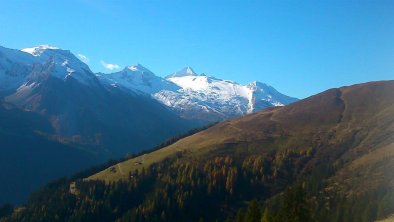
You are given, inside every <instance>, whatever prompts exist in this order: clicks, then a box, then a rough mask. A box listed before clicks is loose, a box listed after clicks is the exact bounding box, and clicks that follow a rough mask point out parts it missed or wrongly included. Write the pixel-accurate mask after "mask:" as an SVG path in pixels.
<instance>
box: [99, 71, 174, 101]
mask: <svg viewBox="0 0 394 222" xmlns="http://www.w3.org/2000/svg"><path fill="white" fill-rule="evenodd" d="M97 76H98V77H99V78H100V80H101V81H102V82H105V83H106V84H110V85H112V86H114V87H124V88H125V89H127V90H131V91H133V92H143V93H148V94H155V93H157V92H160V91H161V90H163V89H165V90H171V91H177V90H178V89H180V87H179V86H177V85H176V84H174V83H172V82H169V81H166V80H165V79H163V78H161V77H158V76H156V75H155V74H153V73H152V72H151V71H150V70H149V69H147V68H145V67H143V66H142V65H140V64H137V65H134V66H128V67H126V68H124V69H123V70H122V71H120V72H116V73H112V74H103V73H98V74H97Z"/></svg>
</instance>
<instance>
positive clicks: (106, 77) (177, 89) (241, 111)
mask: <svg viewBox="0 0 394 222" xmlns="http://www.w3.org/2000/svg"><path fill="white" fill-rule="evenodd" d="M98 77H99V79H100V80H101V81H102V82H103V83H106V84H107V85H111V86H113V87H122V88H125V89H127V90H130V91H132V92H135V91H140V92H143V93H147V94H150V95H151V96H152V97H153V98H155V99H156V100H158V101H159V102H161V103H162V104H164V105H166V106H168V107H170V108H172V109H173V110H175V112H176V113H178V114H179V115H180V116H181V117H183V118H186V119H197V120H200V121H202V122H211V121H222V120H225V119H228V118H232V117H237V116H242V115H245V114H249V113H253V112H255V111H258V110H261V109H264V108H268V107H272V106H283V105H287V104H290V103H293V102H295V101H297V99H296V98H292V97H289V96H286V95H283V94H281V93H279V92H278V91H277V90H275V89H274V88H273V87H271V86H269V85H267V84H264V83H260V82H256V81H255V82H252V83H250V84H247V85H240V84H238V83H236V82H232V81H228V80H221V79H217V78H215V77H211V76H207V75H205V74H197V73H195V72H194V71H193V69H192V68H191V67H186V68H183V69H182V70H180V71H178V72H175V73H174V74H171V75H168V76H167V77H165V78H161V77H158V76H156V75H155V74H153V73H152V72H151V71H150V70H148V69H147V68H145V67H143V66H142V65H140V64H138V65H135V66H129V67H126V68H125V69H124V70H122V71H120V72H116V73H112V74H98Z"/></svg>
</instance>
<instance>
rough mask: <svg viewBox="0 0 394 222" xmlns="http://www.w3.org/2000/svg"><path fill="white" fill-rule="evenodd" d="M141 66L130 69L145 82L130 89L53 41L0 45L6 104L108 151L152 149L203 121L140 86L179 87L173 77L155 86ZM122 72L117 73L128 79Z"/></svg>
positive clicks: (54, 134) (56, 134)
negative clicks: (184, 116) (13, 46)
mask: <svg viewBox="0 0 394 222" xmlns="http://www.w3.org/2000/svg"><path fill="white" fill-rule="evenodd" d="M137 69H142V68H141V67H138V66H136V67H134V68H133V67H128V68H127V70H124V71H125V72H126V73H127V75H126V76H132V78H130V79H131V80H132V81H131V82H133V81H134V83H135V84H134V85H133V86H137V85H141V87H140V88H138V89H134V90H133V91H131V90H128V91H127V92H125V91H124V90H123V88H125V87H123V86H122V87H114V85H108V84H103V83H102V82H100V81H99V79H98V77H97V76H96V74H95V73H93V72H92V71H91V70H90V69H89V67H88V66H87V65H86V64H85V63H83V62H82V61H81V60H79V59H78V58H77V57H76V56H75V55H74V54H72V53H71V52H70V51H68V50H62V49H59V48H57V47H53V46H47V45H42V46H37V47H33V48H27V49H22V50H14V49H7V48H3V47H0V105H1V104H2V103H6V104H11V105H12V106H15V107H17V108H18V109H20V110H21V111H23V112H31V113H36V114H39V115H40V116H41V117H43V118H44V119H46V120H47V121H48V122H49V123H50V125H51V127H52V129H51V130H52V131H50V133H48V135H47V134H46V133H45V135H46V136H48V137H51V138H56V140H61V141H62V142H64V143H73V144H80V145H81V144H82V145H83V146H88V147H89V148H91V147H93V149H94V152H97V153H101V154H103V153H104V154H103V155H117V156H119V155H124V154H125V153H127V152H135V151H140V150H142V149H147V148H150V147H153V146H155V145H157V144H159V143H160V142H162V141H163V140H165V139H167V138H169V137H171V136H174V135H177V134H179V133H181V132H184V131H186V130H188V129H191V128H194V127H196V126H197V123H194V122H191V121H188V120H185V119H182V118H180V117H179V115H178V114H176V113H175V112H173V111H172V110H170V109H168V108H167V107H166V106H164V105H163V104H161V103H160V102H158V101H157V100H155V99H153V98H152V97H151V96H150V94H147V93H143V94H141V93H142V92H141V91H140V90H142V89H144V88H143V87H142V85H143V84H147V86H149V87H150V88H149V89H151V90H152V91H150V93H154V91H153V89H154V88H157V87H164V86H165V87H168V88H171V87H170V86H166V84H167V85H168V84H170V85H172V86H173V87H174V90H176V88H178V86H176V85H175V84H173V83H168V82H167V81H163V84H164V86H160V85H158V86H155V85H154V84H156V83H157V81H153V82H152V83H153V85H152V84H150V83H149V82H147V79H146V78H145V77H147V76H150V77H151V78H153V79H154V75H153V74H151V75H150V74H149V71H148V70H141V73H140V75H139V72H137ZM128 72H130V73H128ZM122 75H125V74H122V72H120V73H118V74H114V76H113V77H114V78H115V79H116V78H120V79H122ZM101 79H102V81H103V78H101ZM148 79H149V78H148ZM108 81H109V80H108ZM111 81H112V80H111ZM103 82H105V81H103ZM145 89H148V87H145ZM136 92H138V93H136ZM33 127H34V126H33ZM0 146H1V141H0Z"/></svg>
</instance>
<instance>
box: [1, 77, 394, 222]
mask: <svg viewBox="0 0 394 222" xmlns="http://www.w3.org/2000/svg"><path fill="white" fill-rule="evenodd" d="M393 170H394V81H381V82H369V83H365V84H358V85H353V86H348V87H342V88H335V89H330V90H327V91H325V92H322V93H320V94H317V95H314V96H311V97H309V98H306V99H304V100H301V101H298V102H295V103H293V104H291V105H288V106H280V107H273V108H269V109H265V110H263V111H259V112H257V113H253V114H250V115H247V116H244V117H240V118H237V119H233V120H227V121H224V122H222V123H219V124H216V125H214V126H212V127H210V128H208V129H206V130H203V131H200V132H198V133H195V134H193V135H191V136H187V137H185V138H183V139H181V140H179V141H177V142H175V143H173V144H170V145H168V146H166V147H164V148H161V149H158V150H156V151H153V152H150V153H146V154H144V155H141V156H137V157H134V158H130V159H128V160H126V161H120V162H118V163H116V164H114V165H113V166H110V167H108V168H104V169H103V170H98V171H96V172H93V173H92V172H86V173H84V174H80V176H79V177H74V178H73V179H71V180H67V179H63V180H58V181H56V182H54V183H52V184H49V185H47V186H45V187H43V188H42V189H41V190H40V191H39V192H37V193H35V194H34V195H32V196H31V199H30V201H29V202H28V203H27V204H26V205H25V206H24V207H23V208H20V209H18V210H15V211H14V212H13V213H11V214H10V216H8V217H6V218H4V219H3V221H300V222H301V221H303V222H304V221H374V220H377V219H384V218H386V217H388V216H390V215H391V214H393V213H394V174H393V173H392V172H393Z"/></svg>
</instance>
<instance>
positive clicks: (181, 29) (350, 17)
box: [0, 0, 394, 98]
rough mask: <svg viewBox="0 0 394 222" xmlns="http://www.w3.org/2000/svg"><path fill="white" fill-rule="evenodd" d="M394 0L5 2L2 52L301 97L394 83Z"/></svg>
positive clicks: (0, 21)
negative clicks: (31, 52)
mask: <svg viewBox="0 0 394 222" xmlns="http://www.w3.org/2000/svg"><path fill="white" fill-rule="evenodd" d="M393 12H394V1H390V0H388V1H379V0H371V1H360V0H358V1H356V0H353V1H347V0H342V1H337V0H321V1H317V0H313V1H307V0H305V1H300V0H292V1H262V0H261V1H247V0H237V1H235V0H233V1H231V0H228V1H219V0H207V1H203V0H201V1H194V0H187V1H186V0H180V1H175V0H162V1H150V0H141V1H126V0H125V1H117V0H111V1H110V0H68V1H53V0H36V1H33V0H26V1H22V0H12V1H11V0H8V1H7V0H4V1H1V2H0V45H2V46H5V47H9V48H18V49H20V48H25V47H30V46H34V45H39V44H50V45H54V46H58V47H60V48H63V49H70V50H71V51H72V52H73V53H75V54H82V55H85V56H86V57H87V58H89V62H88V65H89V66H90V67H91V69H92V70H93V71H96V72H98V71H102V72H110V70H108V69H105V68H104V67H103V63H104V64H114V66H113V68H116V65H118V66H119V67H120V68H123V67H124V66H127V65H132V64H136V63H141V64H143V65H144V66H146V67H147V68H149V69H151V70H152V71H153V72H154V73H156V74H157V75H159V76H165V75H167V74H170V73H172V72H174V71H177V70H178V69H181V68H182V67H185V66H191V67H193V68H194V70H195V71H196V72H198V73H202V72H203V73H206V74H210V75H214V76H216V77H218V78H223V79H230V80H234V81H237V82H240V83H248V82H251V81H254V80H258V81H261V82H265V83H268V84H270V85H272V86H274V87H275V88H277V89H278V90H279V91H281V92H283V93H286V94H289V95H291V96H296V97H299V98H303V97H306V96H309V95H312V94H315V93H318V92H320V91H323V90H325V89H328V88H332V87H339V86H342V85H349V84H353V83H360V82H366V81H372V80H384V79H394V13H393Z"/></svg>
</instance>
